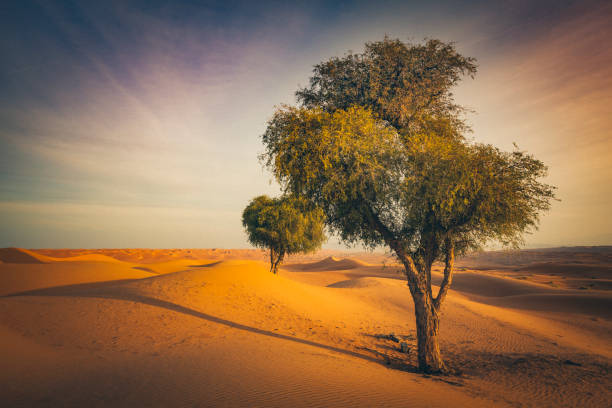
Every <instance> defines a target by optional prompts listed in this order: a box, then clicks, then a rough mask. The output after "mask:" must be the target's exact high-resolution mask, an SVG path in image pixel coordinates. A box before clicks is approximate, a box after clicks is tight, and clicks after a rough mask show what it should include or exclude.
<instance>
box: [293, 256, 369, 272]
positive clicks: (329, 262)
mask: <svg viewBox="0 0 612 408" xmlns="http://www.w3.org/2000/svg"><path fill="white" fill-rule="evenodd" d="M363 266H368V264H367V263H365V262H362V261H359V260H357V259H347V258H337V257H334V256H330V257H327V258H325V259H323V260H321V261H317V262H312V263H300V264H289V265H285V266H284V269H287V270H290V271H303V272H321V271H343V270H347V269H357V268H360V267H363Z"/></svg>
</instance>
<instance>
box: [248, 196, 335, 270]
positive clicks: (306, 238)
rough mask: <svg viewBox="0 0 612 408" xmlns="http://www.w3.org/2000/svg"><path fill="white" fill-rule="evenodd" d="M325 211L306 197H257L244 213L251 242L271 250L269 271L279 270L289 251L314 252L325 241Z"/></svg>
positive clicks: (291, 252)
mask: <svg viewBox="0 0 612 408" xmlns="http://www.w3.org/2000/svg"><path fill="white" fill-rule="evenodd" d="M323 219H324V214H323V212H322V211H321V209H318V208H314V207H312V206H311V205H309V203H308V202H307V201H305V200H304V199H299V198H295V197H289V196H283V197H280V198H270V197H268V196H265V195H262V196H259V197H255V198H254V199H253V200H251V202H250V203H249V205H248V206H247V207H246V208H245V209H244V212H243V213H242V225H243V226H244V228H245V229H246V232H247V235H248V239H249V242H250V243H251V244H253V245H255V246H256V247H259V248H268V249H269V250H270V271H271V272H273V273H274V274H276V273H277V272H278V265H279V264H280V263H281V262H282V261H283V258H284V256H285V255H287V254H295V253H298V252H312V251H315V250H317V249H319V248H320V247H321V244H322V243H323V242H324V241H325V239H326V237H325V233H324V231H323V227H324V224H323Z"/></svg>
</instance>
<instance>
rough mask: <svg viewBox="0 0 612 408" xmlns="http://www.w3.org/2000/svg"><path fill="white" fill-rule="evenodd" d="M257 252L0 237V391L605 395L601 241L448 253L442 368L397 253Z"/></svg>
mask: <svg viewBox="0 0 612 408" xmlns="http://www.w3.org/2000/svg"><path fill="white" fill-rule="evenodd" d="M266 256H267V254H266V253H265V252H264V251H259V250H227V249H208V250H199V249H174V250H170V249H169V250H150V249H124V250H120V249H117V250H115V249H107V250H24V249H16V248H6V249H0V362H1V366H0V401H2V402H3V403H2V405H3V406H11V407H18V406H75V407H76V406H79V407H80V406H125V407H134V406H173V407H176V406H229V407H234V406H249V407H251V406H256V407H287V406H289V407H327V406H334V407H344V406H351V407H354V406H356V407H360V406H362V407H372V406H385V407H446V406H454V407H492V406H495V407H516V406H527V407H565V406H567V407H573V406H583V407H609V406H612V378H611V376H610V367H611V361H612V292H610V289H611V288H612V284H611V282H612V273H611V272H612V248H601V247H600V248H560V249H556V250H541V251H520V252H487V253H482V254H476V255H473V256H470V257H466V258H464V259H461V260H459V262H458V270H457V272H456V275H455V280H454V283H453V288H452V289H451V291H450V293H449V297H448V299H447V301H446V303H445V304H444V306H443V316H442V320H441V348H442V353H443V355H444V357H445V360H446V362H447V363H448V365H449V366H451V367H452V368H453V369H454V370H455V371H456V374H453V375H450V376H440V377H438V376H425V375H421V374H419V373H416V372H415V365H416V355H415V347H416V341H415V325H414V315H413V313H414V312H413V307H412V301H411V298H410V294H409V291H408V288H407V287H406V284H405V282H404V280H403V276H402V274H401V273H400V269H399V267H398V266H397V265H396V264H395V263H394V261H393V259H391V258H389V257H388V256H386V255H385V254H376V253H373V254H359V253H350V254H349V253H341V252H337V251H336V252H334V251H322V252H319V253H316V254H311V255H307V256H295V257H292V258H290V259H288V260H287V261H286V262H285V264H284V265H282V266H281V270H280V273H279V275H277V276H274V275H272V274H271V273H270V272H269V271H268V266H267V265H266V263H265V260H266ZM434 274H435V279H437V280H438V281H439V280H440V279H441V274H440V268H439V267H437V268H436V271H435V273H434ZM394 338H397V339H399V340H401V341H405V342H407V343H408V345H409V353H407V354H406V353H402V352H400V350H399V345H398V343H397V342H395V341H394V340H393V339H394Z"/></svg>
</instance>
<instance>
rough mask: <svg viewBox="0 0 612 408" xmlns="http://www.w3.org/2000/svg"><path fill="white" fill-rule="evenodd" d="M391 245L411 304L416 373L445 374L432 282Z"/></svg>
mask: <svg viewBox="0 0 612 408" xmlns="http://www.w3.org/2000/svg"><path fill="white" fill-rule="evenodd" d="M393 244H394V245H393V246H392V247H393V248H394V250H395V253H396V254H397V256H398V257H399V258H400V260H401V261H402V263H403V264H404V269H405V273H406V278H407V280H408V287H409V288H410V293H411V294H412V299H413V301H414V315H415V317H416V328H417V358H418V364H419V367H418V368H419V371H421V372H424V373H431V374H436V373H438V374H442V373H446V372H447V371H448V369H447V368H446V365H445V364H444V361H443V360H442V355H441V354H440V346H439V343H438V334H439V331H440V316H439V313H438V311H439V307H438V306H437V302H434V299H433V296H432V293H431V281H429V279H427V276H426V274H427V272H426V271H419V270H418V269H417V267H416V265H415V263H414V262H413V260H412V258H411V257H410V255H408V254H407V253H406V251H404V250H403V248H402V247H401V245H397V244H396V243H393ZM451 270H452V268H451ZM436 300H437V299H436ZM440 301H441V299H440Z"/></svg>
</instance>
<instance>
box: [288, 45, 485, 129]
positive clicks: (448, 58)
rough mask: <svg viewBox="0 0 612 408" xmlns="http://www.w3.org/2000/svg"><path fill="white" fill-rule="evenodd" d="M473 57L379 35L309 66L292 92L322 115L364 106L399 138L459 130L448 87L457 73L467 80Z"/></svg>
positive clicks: (472, 71)
mask: <svg viewBox="0 0 612 408" xmlns="http://www.w3.org/2000/svg"><path fill="white" fill-rule="evenodd" d="M475 73H476V64H475V60H474V59H473V58H466V57H463V56H462V55H461V54H459V53H458V52H457V51H456V50H455V47H454V45H453V44H452V43H444V42H442V41H439V40H435V39H431V40H429V41H427V42H426V43H425V44H406V43H403V42H402V41H400V40H392V39H389V38H387V37H385V39H384V40H382V41H377V42H370V43H366V45H365V51H364V52H363V53H361V54H353V53H349V54H348V55H346V56H345V57H343V58H337V57H336V58H331V59H330V60H329V61H325V62H322V63H320V64H318V65H316V66H315V68H314V72H313V76H312V77H311V79H310V86H309V87H306V88H303V89H300V90H299V91H297V92H296V96H297V98H298V100H299V101H300V102H301V103H302V104H303V106H305V107H307V108H315V107H318V108H321V109H324V110H326V111H328V112H334V111H336V110H338V109H342V110H346V109H348V108H349V107H351V106H353V105H360V106H367V107H369V108H370V109H371V110H372V112H373V113H374V114H375V115H376V116H377V117H378V118H380V119H383V120H385V121H387V122H388V123H390V124H391V125H392V126H394V127H395V128H396V129H398V131H400V133H402V134H412V133H414V132H418V131H420V130H423V129H427V128H429V127H430V126H432V124H435V123H438V124H439V123H446V124H449V123H450V124H452V125H453V126H452V127H448V126H447V131H448V130H451V131H453V133H454V128H459V129H463V130H465V126H464V125H463V123H462V122H461V121H460V120H459V114H460V113H461V112H462V111H463V108H461V107H460V106H458V105H456V104H455V103H454V102H453V95H452V92H451V89H452V87H453V86H454V85H456V84H457V83H458V82H459V80H460V79H461V77H462V76H463V75H470V76H473V75H474V74H475Z"/></svg>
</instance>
